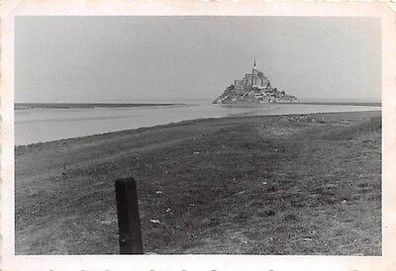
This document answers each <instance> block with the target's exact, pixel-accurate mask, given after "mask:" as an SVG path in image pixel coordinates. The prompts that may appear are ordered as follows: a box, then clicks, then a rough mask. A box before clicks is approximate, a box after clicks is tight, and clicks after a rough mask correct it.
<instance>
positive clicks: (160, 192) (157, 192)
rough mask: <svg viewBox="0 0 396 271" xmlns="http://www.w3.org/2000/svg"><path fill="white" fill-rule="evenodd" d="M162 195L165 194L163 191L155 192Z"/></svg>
mask: <svg viewBox="0 0 396 271" xmlns="http://www.w3.org/2000/svg"><path fill="white" fill-rule="evenodd" d="M162 193H164V192H162V191H156V192H155V194H162Z"/></svg>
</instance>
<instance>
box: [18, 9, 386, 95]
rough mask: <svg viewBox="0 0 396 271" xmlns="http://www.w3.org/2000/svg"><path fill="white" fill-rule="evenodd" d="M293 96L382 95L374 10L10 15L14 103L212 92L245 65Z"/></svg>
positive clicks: (236, 76)
mask: <svg viewBox="0 0 396 271" xmlns="http://www.w3.org/2000/svg"><path fill="white" fill-rule="evenodd" d="M254 59H256V62H257V67H258V69H259V70H262V71H263V72H264V74H265V75H266V76H267V77H268V78H269V79H270V81H271V85H272V86H273V87H276V88H278V89H279V90H284V91H285V92H286V93H288V94H292V95H296V96H297V97H299V98H314V99H315V98H316V99H318V98H319V99H344V98H346V99H370V100H380V97H381V29H380V21H379V20H378V19H375V18H352V17H350V18H343V17H326V18H324V17H322V18H320V17H226V16H219V17H201V16H195V17H185V16H180V17H177V16H168V17H151V16H144V17H136V16H127V17H120V16H109V17H100V16H89V17H88V16H87V17H85V16H81V17H74V16H73V17H72V16H70V17H69V16H58V17H57V16H45V17H17V18H16V19H15V102H139V101H178V100H187V99H208V100H214V99H215V98H216V97H217V96H219V95H220V94H221V93H222V92H223V90H224V89H225V88H226V87H227V86H228V85H230V84H231V83H233V81H234V80H235V79H241V78H242V77H243V75H244V74H245V73H248V72H251V68H252V65H253V61H254Z"/></svg>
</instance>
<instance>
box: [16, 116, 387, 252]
mask: <svg viewBox="0 0 396 271" xmlns="http://www.w3.org/2000/svg"><path fill="white" fill-rule="evenodd" d="M15 161H16V164H15V166H16V180H15V182H16V185H15V188H16V203H15V204H16V206H15V216H16V253H17V254H85V253H88V254H104V253H118V235H117V217H116V206H115V193H114V180H115V179H116V178H120V177H129V176H133V177H135V178H136V179H137V180H138V183H137V185H138V198H139V206H140V215H141V223H142V235H143V243H144V249H145V252H147V253H179V254H182V253H237V254H328V255H330V254H331V255H381V113H380V112H361V113H335V114H313V115H294V116H271V117H238V118H223V119H208V120H196V121H186V122H182V123H177V124H170V125H164V126H157V127H153V128H144V129H137V130H130V131H123V132H117V133H111V134H104V135H97V136H90V137H84V138H78V139H68V140H61V141H55V142H49V143H44V144H35V145H30V146H21V147H17V148H16V157H15ZM150 220H158V221H159V222H160V223H152V222H150Z"/></svg>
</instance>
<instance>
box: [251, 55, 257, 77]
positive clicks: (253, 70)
mask: <svg viewBox="0 0 396 271" xmlns="http://www.w3.org/2000/svg"><path fill="white" fill-rule="evenodd" d="M256 73H257V67H256V59H254V64H253V69H252V74H253V75H255V74H256Z"/></svg>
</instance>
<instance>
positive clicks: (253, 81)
mask: <svg viewBox="0 0 396 271" xmlns="http://www.w3.org/2000/svg"><path fill="white" fill-rule="evenodd" d="M269 86H270V82H269V80H268V78H267V77H266V76H265V75H264V74H263V72H261V71H259V70H257V66H256V60H254V64H253V68H252V73H247V74H245V76H244V77H243V78H242V80H235V81H234V89H235V91H237V92H238V91H246V90H249V89H251V88H258V89H264V88H267V87H269Z"/></svg>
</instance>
